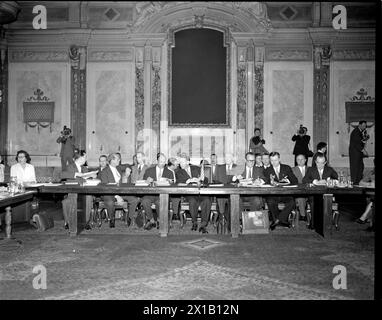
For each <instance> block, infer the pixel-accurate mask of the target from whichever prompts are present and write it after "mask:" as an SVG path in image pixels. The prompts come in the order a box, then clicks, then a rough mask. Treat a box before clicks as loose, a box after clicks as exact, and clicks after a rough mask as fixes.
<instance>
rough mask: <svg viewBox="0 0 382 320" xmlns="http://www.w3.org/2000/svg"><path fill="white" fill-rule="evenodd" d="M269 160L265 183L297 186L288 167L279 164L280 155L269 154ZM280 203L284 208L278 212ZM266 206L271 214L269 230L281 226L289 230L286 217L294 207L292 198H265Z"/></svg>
mask: <svg viewBox="0 0 382 320" xmlns="http://www.w3.org/2000/svg"><path fill="white" fill-rule="evenodd" d="M269 157H270V159H271V166H270V167H269V168H268V169H266V170H265V172H264V175H265V179H266V180H265V182H266V183H268V184H270V183H271V182H274V183H276V184H277V183H279V182H289V183H290V184H297V183H298V181H297V178H296V177H295V175H294V174H293V172H292V169H291V167H290V166H288V165H286V164H282V163H280V153H278V152H271V153H270V155H269ZM280 202H284V203H285V208H284V209H283V210H282V211H281V212H280V211H279V208H278V204H279V203H280ZM267 204H268V208H269V211H270V212H271V217H272V223H271V225H270V229H271V230H274V229H275V228H276V226H278V225H281V226H284V227H288V228H290V224H289V222H288V217H289V215H290V213H291V212H292V209H293V208H294V206H295V202H294V199H293V197H275V196H270V197H267Z"/></svg>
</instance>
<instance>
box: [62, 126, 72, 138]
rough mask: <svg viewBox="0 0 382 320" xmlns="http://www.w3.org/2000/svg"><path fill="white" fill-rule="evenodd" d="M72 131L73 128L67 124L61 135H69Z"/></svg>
mask: <svg viewBox="0 0 382 320" xmlns="http://www.w3.org/2000/svg"><path fill="white" fill-rule="evenodd" d="M71 133H72V130H71V129H70V128H68V127H67V126H64V129H63V130H62V131H61V135H63V136H65V137H69V136H70V134H71Z"/></svg>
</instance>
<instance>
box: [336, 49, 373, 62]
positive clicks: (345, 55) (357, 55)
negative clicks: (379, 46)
mask: <svg viewBox="0 0 382 320" xmlns="http://www.w3.org/2000/svg"><path fill="white" fill-rule="evenodd" d="M332 59H333V60H375V49H361V48H360V49H339V48H335V49H334V50H333V56H332Z"/></svg>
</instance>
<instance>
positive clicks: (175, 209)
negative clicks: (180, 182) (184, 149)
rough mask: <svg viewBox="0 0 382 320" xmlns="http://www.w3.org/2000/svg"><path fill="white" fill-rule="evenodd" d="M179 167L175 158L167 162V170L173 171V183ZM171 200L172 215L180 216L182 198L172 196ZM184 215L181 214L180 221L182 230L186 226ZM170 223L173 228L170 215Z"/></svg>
mask: <svg viewBox="0 0 382 320" xmlns="http://www.w3.org/2000/svg"><path fill="white" fill-rule="evenodd" d="M178 167H179V160H178V159H177V158H175V157H172V158H169V159H168V161H167V168H168V169H169V170H170V171H171V173H172V175H173V179H172V180H173V182H174V183H176V171H177V170H178ZM170 200H171V204H172V213H173V216H174V215H178V214H179V210H180V202H181V200H182V198H181V197H180V196H178V195H170ZM183 218H184V217H183V214H179V220H180V228H181V229H182V228H183V226H184V219H183ZM169 221H170V227H171V226H172V223H171V222H172V216H170V213H169Z"/></svg>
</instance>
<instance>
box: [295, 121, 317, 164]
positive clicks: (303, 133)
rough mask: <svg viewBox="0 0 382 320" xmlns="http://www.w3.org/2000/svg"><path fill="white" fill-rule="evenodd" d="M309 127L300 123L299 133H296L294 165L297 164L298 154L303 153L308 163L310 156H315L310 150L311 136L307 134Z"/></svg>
mask: <svg viewBox="0 0 382 320" xmlns="http://www.w3.org/2000/svg"><path fill="white" fill-rule="evenodd" d="M307 132H308V129H307V128H306V127H304V126H303V125H302V124H300V127H299V128H298V130H297V134H294V135H293V137H292V141H295V145H294V149H293V154H294V165H295V166H297V156H298V155H299V154H303V155H304V156H305V157H306V163H308V160H309V159H308V158H309V157H312V156H313V152H312V151H311V150H310V136H309V135H307Z"/></svg>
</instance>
